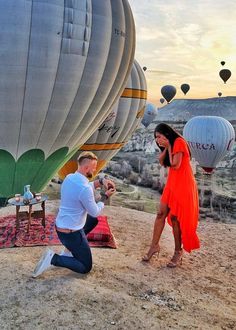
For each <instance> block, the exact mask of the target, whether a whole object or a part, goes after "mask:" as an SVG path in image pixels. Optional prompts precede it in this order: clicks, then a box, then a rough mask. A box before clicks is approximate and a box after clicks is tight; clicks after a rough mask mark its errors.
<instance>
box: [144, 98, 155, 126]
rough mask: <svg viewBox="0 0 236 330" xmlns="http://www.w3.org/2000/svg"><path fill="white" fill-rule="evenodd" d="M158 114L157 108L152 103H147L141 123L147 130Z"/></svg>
mask: <svg viewBox="0 0 236 330" xmlns="http://www.w3.org/2000/svg"><path fill="white" fill-rule="evenodd" d="M156 114H157V107H156V106H155V105H154V104H152V103H147V104H146V107H145V110H144V116H143V119H142V121H141V123H142V124H143V125H144V126H145V127H146V128H147V127H148V126H149V125H150V124H151V122H152V121H153V119H154V118H155V116H156Z"/></svg>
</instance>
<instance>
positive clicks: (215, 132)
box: [183, 116, 235, 172]
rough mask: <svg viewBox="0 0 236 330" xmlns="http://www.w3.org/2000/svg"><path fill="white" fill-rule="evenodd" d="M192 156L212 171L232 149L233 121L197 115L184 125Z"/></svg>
mask: <svg viewBox="0 0 236 330" xmlns="http://www.w3.org/2000/svg"><path fill="white" fill-rule="evenodd" d="M183 136H184V137H185V139H186V140H187V141H188V143H189V146H190V149H191V153H192V156H193V157H194V158H195V160H196V161H197V162H198V163H199V165H200V166H201V167H202V168H203V169H204V170H205V171H206V172H212V171H213V169H214V168H215V167H216V165H217V163H218V162H219V161H220V160H221V159H223V157H224V156H225V155H226V154H227V153H228V152H229V151H230V150H231V149H232V147H233V144H234V140H235V132H234V128H233V126H232V125H231V123H230V122H229V121H228V120H226V119H224V118H222V117H216V116H197V117H194V118H192V119H190V120H189V121H188V122H187V123H186V125H185V126H184V130H183Z"/></svg>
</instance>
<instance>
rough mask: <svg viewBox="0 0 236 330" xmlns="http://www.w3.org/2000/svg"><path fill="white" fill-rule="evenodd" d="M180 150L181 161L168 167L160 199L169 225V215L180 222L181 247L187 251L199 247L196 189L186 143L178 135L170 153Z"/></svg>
mask: <svg viewBox="0 0 236 330" xmlns="http://www.w3.org/2000/svg"><path fill="white" fill-rule="evenodd" d="M178 152H182V154H183V157H182V162H181V164H180V167H179V168H178V169H173V168H171V167H170V168H169V174H168V178H167V182H166V185H165V188H164V190H163V194H162V196H161V201H162V202H163V203H165V204H167V205H168V207H169V208H170V212H169V215H168V217H167V220H168V223H169V224H170V225H171V220H170V216H171V215H174V216H176V217H177V219H178V221H179V223H180V229H181V234H182V242H183V248H184V249H185V250H186V251H187V252H191V250H194V249H198V248H199V247H200V243H199V239H198V236H197V233H196V230H197V225H198V216H199V203H198V190H197V185H196V181H195V178H194V176H193V172H192V168H191V165H190V154H189V150H188V146H187V143H186V142H185V140H184V139H182V138H181V137H178V138H177V139H176V140H175V142H174V146H173V151H172V155H174V154H176V153H178Z"/></svg>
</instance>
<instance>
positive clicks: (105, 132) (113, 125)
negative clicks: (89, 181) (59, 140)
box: [58, 61, 147, 179]
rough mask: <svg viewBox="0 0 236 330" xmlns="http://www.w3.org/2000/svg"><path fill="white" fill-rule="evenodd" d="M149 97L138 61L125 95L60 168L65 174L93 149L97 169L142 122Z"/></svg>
mask: <svg viewBox="0 0 236 330" xmlns="http://www.w3.org/2000/svg"><path fill="white" fill-rule="evenodd" d="M146 99H147V86H146V79H145V75H144V72H143V70H142V68H141V67H140V65H139V64H138V62H137V61H134V64H133V67H132V71H131V74H130V77H129V79H128V82H127V85H126V88H125V89H124V91H123V93H122V95H121V97H120V98H119V100H118V101H117V102H116V103H115V105H114V106H113V108H112V112H111V113H110V114H109V115H108V117H107V118H106V119H105V120H104V122H103V123H102V124H101V125H100V127H99V128H98V129H97V130H96V131H95V132H94V134H93V135H92V136H91V137H90V138H89V139H88V140H87V142H86V143H85V144H84V145H83V146H82V147H81V148H80V151H78V152H77V153H76V154H75V155H74V156H73V157H72V159H71V160H70V161H68V162H67V163H66V164H65V165H64V166H63V167H62V169H61V170H60V171H59V172H58V174H59V177H60V178H61V179H64V177H65V176H66V175H67V174H69V173H72V172H74V171H75V170H76V169H77V161H76V159H77V157H78V155H79V154H80V152H81V150H82V151H92V152H93V153H95V154H96V156H97V157H98V166H97V173H98V172H99V171H100V170H101V169H102V168H104V167H105V166H106V163H107V162H108V161H109V160H110V159H111V158H112V157H113V156H114V155H115V154H116V153H117V152H118V151H119V150H120V149H121V148H122V147H123V146H124V145H125V144H126V143H127V142H128V140H129V139H130V137H131V135H132V134H133V132H134V131H135V129H136V128H137V127H138V126H139V124H140V122H141V120H142V118H143V115H144V109H145V104H146Z"/></svg>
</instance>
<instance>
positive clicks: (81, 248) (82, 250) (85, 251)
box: [51, 215, 98, 274]
mask: <svg viewBox="0 0 236 330" xmlns="http://www.w3.org/2000/svg"><path fill="white" fill-rule="evenodd" d="M97 224H98V220H97V218H94V217H91V216H90V215H87V219H86V223H85V226H84V228H83V229H80V230H77V231H74V232H72V233H61V232H59V231H57V235H58V237H59V239H60V241H61V242H62V244H63V245H64V246H65V247H66V248H67V249H68V250H69V251H70V252H71V253H72V255H73V257H66V256H60V255H58V254H54V256H53V258H52V261H51V264H52V265H54V266H58V267H65V268H69V269H71V270H73V271H74V272H77V273H81V274H86V273H88V272H90V270H91V269H92V253H91V250H90V246H89V244H88V240H87V237H86V235H87V234H88V233H89V232H90V231H91V230H92V229H93V228H94V227H96V225H97Z"/></svg>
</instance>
